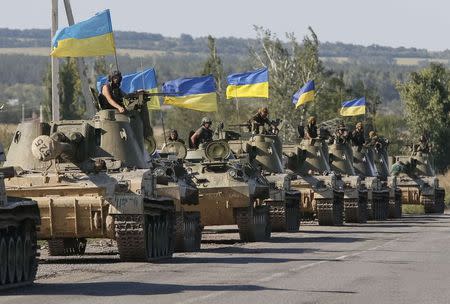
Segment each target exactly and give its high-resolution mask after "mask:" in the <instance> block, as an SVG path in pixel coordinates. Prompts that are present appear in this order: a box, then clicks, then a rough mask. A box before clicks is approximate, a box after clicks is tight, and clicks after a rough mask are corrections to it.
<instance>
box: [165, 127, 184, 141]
mask: <svg viewBox="0 0 450 304" xmlns="http://www.w3.org/2000/svg"><path fill="white" fill-rule="evenodd" d="M169 142H179V143H182V144H183V145H184V140H182V139H181V138H179V137H178V131H177V130H175V129H171V130H170V133H169Z"/></svg>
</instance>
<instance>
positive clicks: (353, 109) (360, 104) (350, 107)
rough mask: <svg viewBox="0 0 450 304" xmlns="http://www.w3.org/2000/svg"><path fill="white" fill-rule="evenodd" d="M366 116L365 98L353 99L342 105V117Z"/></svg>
mask: <svg viewBox="0 0 450 304" xmlns="http://www.w3.org/2000/svg"><path fill="white" fill-rule="evenodd" d="M364 114H366V98H365V97H362V98H359V99H353V100H349V101H344V102H343V103H342V108H341V115H342V116H357V115H364Z"/></svg>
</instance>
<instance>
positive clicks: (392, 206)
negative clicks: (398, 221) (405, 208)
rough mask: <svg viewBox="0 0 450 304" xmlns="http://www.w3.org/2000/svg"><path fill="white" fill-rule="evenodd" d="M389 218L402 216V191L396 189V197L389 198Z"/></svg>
mask: <svg viewBox="0 0 450 304" xmlns="http://www.w3.org/2000/svg"><path fill="white" fill-rule="evenodd" d="M388 217H389V218H401V217H402V191H401V190H399V189H398V190H395V194H394V199H393V200H392V199H390V200H389V216H388Z"/></svg>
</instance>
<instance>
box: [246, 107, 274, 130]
mask: <svg viewBox="0 0 450 304" xmlns="http://www.w3.org/2000/svg"><path fill="white" fill-rule="evenodd" d="M248 123H249V125H250V126H251V131H252V132H254V133H255V134H259V133H260V130H259V128H260V127H262V128H263V130H262V131H261V133H263V134H264V133H267V130H266V129H265V128H264V126H265V125H268V126H269V127H273V128H274V129H275V130H276V126H275V125H274V124H273V123H272V122H271V121H270V120H269V109H267V108H266V107H263V108H260V109H258V113H256V114H255V115H254V116H253V117H252V118H250V119H249V121H248Z"/></svg>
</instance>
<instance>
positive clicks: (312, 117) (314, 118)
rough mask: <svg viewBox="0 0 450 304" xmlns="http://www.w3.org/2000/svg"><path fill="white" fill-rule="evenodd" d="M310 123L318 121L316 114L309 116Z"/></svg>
mask: <svg viewBox="0 0 450 304" xmlns="http://www.w3.org/2000/svg"><path fill="white" fill-rule="evenodd" d="M308 123H309V124H311V123H316V117H315V116H310V117H309V118H308Z"/></svg>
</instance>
